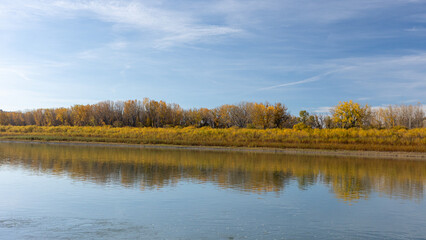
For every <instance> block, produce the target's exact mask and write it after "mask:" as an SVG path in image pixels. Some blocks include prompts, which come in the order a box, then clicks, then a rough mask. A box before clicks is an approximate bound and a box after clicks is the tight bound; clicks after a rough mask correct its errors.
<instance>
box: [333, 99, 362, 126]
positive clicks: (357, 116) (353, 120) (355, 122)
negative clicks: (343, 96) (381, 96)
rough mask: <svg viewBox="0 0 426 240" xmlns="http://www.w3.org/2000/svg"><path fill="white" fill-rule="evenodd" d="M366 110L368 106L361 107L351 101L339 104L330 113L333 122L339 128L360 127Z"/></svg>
mask: <svg viewBox="0 0 426 240" xmlns="http://www.w3.org/2000/svg"><path fill="white" fill-rule="evenodd" d="M368 109H369V106H368V105H365V106H361V105H360V104H359V103H355V102H353V101H352V100H350V101H349V102H339V104H338V105H337V106H335V107H334V108H333V109H332V111H331V113H332V115H333V122H334V123H335V124H336V125H337V126H338V127H341V128H352V127H361V126H363V122H364V118H365V116H366V113H367V111H368Z"/></svg>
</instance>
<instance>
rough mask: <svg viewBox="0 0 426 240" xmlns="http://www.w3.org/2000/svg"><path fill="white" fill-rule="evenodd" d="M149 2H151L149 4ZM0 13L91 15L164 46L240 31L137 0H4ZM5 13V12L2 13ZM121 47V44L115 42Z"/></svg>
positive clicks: (12, 15)
mask: <svg viewBox="0 0 426 240" xmlns="http://www.w3.org/2000/svg"><path fill="white" fill-rule="evenodd" d="M151 5H152V4H151ZM0 9H1V10H0V17H1V16H3V18H5V17H7V20H10V18H14V19H17V18H20V19H21V20H22V19H26V20H27V21H28V20H35V19H39V18H43V17H54V18H77V17H82V16H84V17H88V18H95V19H98V20H100V21H103V22H108V23H111V24H113V25H114V28H115V29H134V30H138V31H141V32H143V33H145V36H149V37H150V38H153V39H154V42H155V44H154V46H158V47H168V46H172V45H175V44H185V43H192V42H196V41H203V40H206V39H207V40H208V39H210V38H215V37H220V36H230V35H233V34H236V33H240V32H242V30H241V29H238V28H234V27H231V26H227V25H214V24H208V23H203V19H201V18H196V17H194V16H193V15H194V14H193V13H191V12H184V11H181V12H177V11H173V10H167V9H166V8H162V7H161V6H148V4H147V3H142V2H138V1H111V0H105V1H99V0H86V1H70V0H63V1H47V0H35V1H19V0H17V2H14V1H6V3H3V4H2V3H0ZM6 15H7V16H6ZM119 47H122V46H119Z"/></svg>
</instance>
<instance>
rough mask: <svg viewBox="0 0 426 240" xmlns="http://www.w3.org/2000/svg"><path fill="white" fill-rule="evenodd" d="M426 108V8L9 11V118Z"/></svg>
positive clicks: (57, 6) (81, 6)
mask: <svg viewBox="0 0 426 240" xmlns="http://www.w3.org/2000/svg"><path fill="white" fill-rule="evenodd" d="M144 97H148V98H151V99H155V100H164V101H166V102H173V103H178V104H179V105H181V106H182V107H183V108H186V109H188V108H193V107H197V108H198V107H208V108H213V107H217V106H219V105H222V104H235V103H239V102H241V101H250V102H265V101H267V102H269V103H276V102H281V103H284V104H285V105H286V106H287V107H288V108H289V110H290V112H292V113H297V112H298V111H300V110H308V111H311V112H324V111H328V109H329V108H330V106H335V105H337V104H338V103H339V101H348V100H353V101H355V102H359V103H361V104H369V105H371V106H385V105H389V104H416V103H419V102H420V103H421V104H426V0H345V1H341V0H312V1H310V0H277V1H276V0H217V1H206V0H153V1H151V0H148V1H138V0H134V1H132V0H122V1H120V0H116V1H109V0H102V1H101V0H62V1H55V0H49V1H48V0H27V1H25V0H1V1H0V109H3V110H7V111H12V110H26V109H35V108H51V107H69V106H71V105H74V104H92V103H96V102H99V101H103V100H128V99H143V98H144Z"/></svg>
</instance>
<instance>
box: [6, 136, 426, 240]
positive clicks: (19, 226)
mask: <svg viewBox="0 0 426 240" xmlns="http://www.w3.org/2000/svg"><path fill="white" fill-rule="evenodd" d="M425 186H426V162H421V161H395V160H379V159H354V158H332V157H311V156H291V155H274V154H258V153H219V152H201V151H183V150H173V151H172V150H147V149H145V150H144V149H128V148H112V147H82V146H60V145H40V144H22V143H21V144H18V143H16V144H12V143H0V238H1V239H348V238H349V239H426V201H425V200H424V197H425V192H424V191H425Z"/></svg>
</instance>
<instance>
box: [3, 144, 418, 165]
mask: <svg viewBox="0 0 426 240" xmlns="http://www.w3.org/2000/svg"><path fill="white" fill-rule="evenodd" d="M0 143H26V144H28V143H31V144H49V145H68V146H98V147H121V148H148V149H170V150H174V149H178V150H192V151H220V152H254V153H276V154H301V155H313V156H314V155H317V156H318V155H321V156H342V157H360V158H381V159H398V160H423V161H425V160H426V153H421V152H384V151H359V150H327V149H298V148H285V149H279V148H248V147H220V146H185V145H163V144H123V143H100V142H74V141H69V142H68V141H67V142H59V141H30V140H28V141H27V140H20V141H16V140H0Z"/></svg>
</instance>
